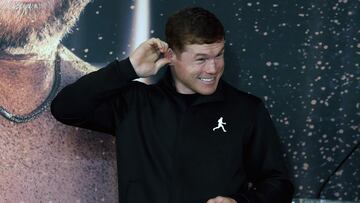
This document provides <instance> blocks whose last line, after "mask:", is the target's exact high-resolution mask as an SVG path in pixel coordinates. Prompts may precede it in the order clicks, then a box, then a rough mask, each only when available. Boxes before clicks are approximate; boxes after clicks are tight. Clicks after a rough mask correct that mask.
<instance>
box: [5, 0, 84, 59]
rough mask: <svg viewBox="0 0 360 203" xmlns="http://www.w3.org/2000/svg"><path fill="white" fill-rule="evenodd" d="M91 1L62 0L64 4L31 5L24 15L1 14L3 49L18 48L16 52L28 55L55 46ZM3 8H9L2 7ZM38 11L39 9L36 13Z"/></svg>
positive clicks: (6, 50) (8, 50)
mask: <svg viewBox="0 0 360 203" xmlns="http://www.w3.org/2000/svg"><path fill="white" fill-rule="evenodd" d="M0 1H1V0H0ZM89 1H90V0H78V1H76V0H67V1H58V2H61V3H56V4H55V5H53V6H55V7H52V8H50V7H48V8H46V9H44V10H41V8H37V7H34V8H28V9H27V10H28V13H26V14H21V15H20V14H19V13H18V14H16V12H15V13H13V14H11V13H9V14H6V13H5V12H2V13H0V51H5V52H10V51H11V50H16V52H25V53H21V54H26V53H28V52H30V53H31V52H33V53H34V52H37V49H41V47H39V46H44V45H45V46H47V48H49V46H50V47H53V43H59V42H60V40H61V38H62V37H63V36H64V35H65V34H66V33H68V32H69V31H70V29H71V28H72V26H73V25H74V24H75V22H76V20H77V17H78V16H79V15H80V13H81V11H82V10H83V8H84V7H85V6H86V4H87V3H88V2H89ZM24 4H26V3H24ZM31 4H32V3H29V5H31ZM22 9H26V8H25V7H24V8H22ZM1 11H6V10H4V9H1V8H0V12H1ZM7 11H9V10H7ZM35 11H37V12H36V13H34V12H35ZM40 11H43V12H40ZM34 19H36V21H34ZM46 44H49V45H46Z"/></svg>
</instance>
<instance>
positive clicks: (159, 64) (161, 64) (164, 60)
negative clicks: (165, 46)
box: [155, 58, 170, 69]
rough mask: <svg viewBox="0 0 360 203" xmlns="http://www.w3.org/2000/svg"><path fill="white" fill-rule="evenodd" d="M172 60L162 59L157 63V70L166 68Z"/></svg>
mask: <svg viewBox="0 0 360 203" xmlns="http://www.w3.org/2000/svg"><path fill="white" fill-rule="evenodd" d="M169 63H170V60H169V59H167V58H161V59H159V60H157V61H156V62H155V67H156V69H160V68H161V67H163V66H165V65H166V64H169Z"/></svg>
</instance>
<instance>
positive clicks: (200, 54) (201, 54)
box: [194, 47, 225, 57]
mask: <svg viewBox="0 0 360 203" xmlns="http://www.w3.org/2000/svg"><path fill="white" fill-rule="evenodd" d="M224 50H225V47H223V48H222V49H221V50H220V51H219V52H218V53H217V54H216V55H219V54H221V53H222V52H224ZM198 56H203V57H204V56H208V54H203V53H197V54H195V56H194V57H198Z"/></svg>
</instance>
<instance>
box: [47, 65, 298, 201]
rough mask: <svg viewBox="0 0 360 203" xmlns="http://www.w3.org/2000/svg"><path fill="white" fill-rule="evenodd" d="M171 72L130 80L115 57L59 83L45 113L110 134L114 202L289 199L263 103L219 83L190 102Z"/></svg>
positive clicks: (129, 73)
mask: <svg viewBox="0 0 360 203" xmlns="http://www.w3.org/2000/svg"><path fill="white" fill-rule="evenodd" d="M170 75H171V74H167V75H166V76H165V77H164V78H163V79H162V80H160V81H159V82H158V83H156V84H153V85H145V84H143V83H140V82H136V81H132V80H133V79H135V78H137V75H136V73H135V71H134V69H133V67H132V65H131V63H130V60H129V59H128V58H127V59H125V60H122V61H114V62H112V63H110V64H109V65H108V66H107V67H105V68H102V69H100V70H98V71H96V72H93V73H90V74H88V75H85V76H83V77H82V78H80V79H79V80H78V81H77V82H75V83H73V84H71V85H69V86H67V87H65V88H64V89H63V90H62V91H61V92H60V93H59V94H58V95H57V97H56V98H55V99H54V101H53V102H52V105H51V111H52V114H53V115H54V117H55V118H56V119H57V120H59V121H61V122H63V123H65V124H68V125H73V126H79V127H82V128H87V129H92V130H97V131H101V132H107V133H111V134H114V135H116V147H117V167H118V181H119V188H118V189H119V202H120V203H206V201H207V200H208V199H210V198H214V197H216V196H219V195H220V196H227V197H232V198H234V199H235V200H236V201H237V202H238V203H242V202H251V203H255V202H256V203H257V202H259V203H262V202H274V203H282V202H290V201H291V197H292V194H293V186H292V184H291V182H290V180H289V178H288V175H287V170H286V167H285V165H284V163H283V157H282V154H281V153H280V146H279V139H278V137H277V134H276V131H275V128H274V125H273V123H272V121H271V119H270V117H269V114H268V112H267V110H266V109H265V107H264V104H263V103H262V101H261V100H260V99H259V98H257V97H255V96H252V95H250V94H247V93H244V92H241V91H239V90H236V89H235V88H233V87H231V86H230V85H229V84H227V83H225V82H224V81H220V82H219V86H218V88H217V90H216V91H215V93H213V94H212V95H208V96H204V95H198V96H197V98H196V99H195V100H194V101H193V102H192V103H190V104H189V102H185V100H184V97H183V96H184V95H181V94H179V93H177V92H176V89H175V87H174V86H173V82H172V78H171V76H170ZM221 117H222V119H221ZM220 119H221V120H220ZM249 182H251V183H252V184H249ZM249 185H253V186H252V187H250V189H249Z"/></svg>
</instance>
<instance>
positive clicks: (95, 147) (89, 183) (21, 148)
mask: <svg viewBox="0 0 360 203" xmlns="http://www.w3.org/2000/svg"><path fill="white" fill-rule="evenodd" d="M87 3H89V0H46V1H45V0H36V2H35V0H33V1H29V0H26V1H25V0H22V1H20V0H0V95H2V96H0V106H2V107H4V108H6V109H7V110H8V111H10V112H11V113H14V114H18V115H24V114H27V113H30V112H32V111H33V110H34V109H35V108H36V107H38V106H39V105H40V104H41V103H42V102H43V101H44V99H45V98H46V97H47V95H48V94H49V92H50V91H51V88H52V84H53V81H54V64H55V63H54V61H55V57H56V55H58V56H59V57H58V59H59V60H60V62H59V64H60V69H61V84H60V88H63V87H64V86H65V85H67V84H69V83H72V82H74V81H75V80H76V79H77V78H79V77H81V76H82V75H84V74H86V73H89V72H91V71H94V70H95V69H94V68H93V67H92V66H90V65H89V64H87V63H86V62H83V61H81V60H80V59H79V58H77V57H76V56H75V55H73V54H72V53H71V52H70V51H69V50H67V49H66V48H65V47H63V46H62V45H61V44H60V40H61V38H62V37H63V36H64V35H65V34H66V33H67V32H68V31H69V30H70V29H71V27H72V26H73V24H74V23H75V22H76V20H77V19H78V17H79V14H80V13H81V11H82V10H83V8H84V7H85V6H86V4H87ZM0 154H1V155H0V159H1V164H0V197H1V201H4V202H50V201H51V202H116V201H117V198H118V197H117V181H116V162H115V159H116V158H115V140H114V138H113V137H112V136H110V135H103V134H100V133H94V132H90V131H88V130H83V129H78V128H74V127H70V126H65V125H63V124H61V123H59V122H57V121H56V120H55V119H54V118H53V117H52V115H51V114H50V110H49V109H46V110H45V111H44V112H42V113H41V114H40V116H39V117H37V118H35V119H34V120H31V121H29V122H26V123H19V124H18V123H13V122H11V121H9V120H7V119H5V118H3V117H2V116H0Z"/></svg>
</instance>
